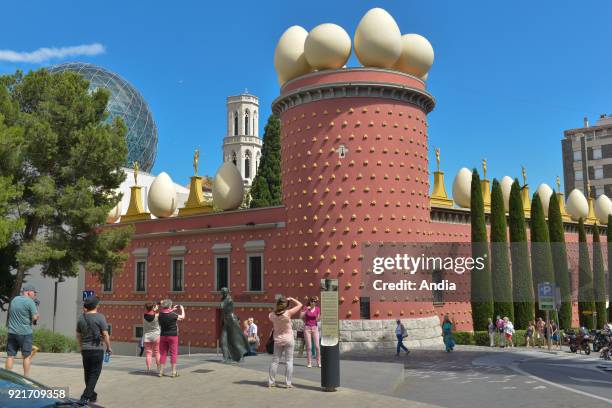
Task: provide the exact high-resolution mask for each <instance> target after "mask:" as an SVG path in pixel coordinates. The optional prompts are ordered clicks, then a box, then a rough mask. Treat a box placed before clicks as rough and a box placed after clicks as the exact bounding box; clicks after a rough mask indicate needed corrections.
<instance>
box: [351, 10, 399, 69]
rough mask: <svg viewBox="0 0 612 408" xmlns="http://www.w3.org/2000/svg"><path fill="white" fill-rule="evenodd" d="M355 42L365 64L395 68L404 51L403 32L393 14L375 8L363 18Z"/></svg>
mask: <svg viewBox="0 0 612 408" xmlns="http://www.w3.org/2000/svg"><path fill="white" fill-rule="evenodd" d="M354 44H355V54H356V55H357V59H359V62H361V63H362V64H363V66H365V67H379V68H393V66H394V65H395V63H396V61H397V59H398V58H399V56H400V54H401V53H402V34H401V32H400V29H399V27H398V26H397V23H396V22H395V20H394V19H393V17H392V16H391V14H389V13H387V12H386V11H385V10H383V9H381V8H373V9H371V10H369V11H368V12H367V13H366V14H365V15H364V16H363V17H362V18H361V21H360V22H359V25H358V26H357V29H356V30H355V37H354Z"/></svg>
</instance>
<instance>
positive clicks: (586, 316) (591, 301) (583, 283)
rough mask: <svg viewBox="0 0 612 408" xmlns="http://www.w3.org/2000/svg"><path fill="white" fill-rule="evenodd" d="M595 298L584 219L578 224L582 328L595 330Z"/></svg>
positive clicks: (579, 302)
mask: <svg viewBox="0 0 612 408" xmlns="http://www.w3.org/2000/svg"><path fill="white" fill-rule="evenodd" d="M593 312H595V296H594V295H593V272H592V271H591V262H590V261H589V245H588V244H587V239H586V233H585V231H584V221H583V220H582V218H581V219H580V221H579V222H578V317H579V320H580V326H581V327H582V326H584V327H587V328H589V329H593V328H594V323H595V321H594V319H593Z"/></svg>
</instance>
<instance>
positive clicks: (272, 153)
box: [251, 115, 282, 208]
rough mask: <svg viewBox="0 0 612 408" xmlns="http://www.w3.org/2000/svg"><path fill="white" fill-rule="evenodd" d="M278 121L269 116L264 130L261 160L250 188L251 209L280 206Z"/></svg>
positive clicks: (274, 117)
mask: <svg viewBox="0 0 612 408" xmlns="http://www.w3.org/2000/svg"><path fill="white" fill-rule="evenodd" d="M280 176H281V167H280V120H279V119H278V117H277V116H275V115H270V117H269V118H268V123H267V124H266V127H265V129H264V137H263V146H262V148H261V160H260V161H259V167H258V169H257V175H256V176H255V180H253V186H252V188H251V208H255V207H268V206H271V205H280V204H281V203H282V195H281V180H280Z"/></svg>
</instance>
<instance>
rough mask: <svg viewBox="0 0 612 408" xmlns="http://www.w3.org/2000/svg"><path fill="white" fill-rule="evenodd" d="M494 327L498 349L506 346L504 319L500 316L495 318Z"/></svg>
mask: <svg viewBox="0 0 612 408" xmlns="http://www.w3.org/2000/svg"><path fill="white" fill-rule="evenodd" d="M495 326H496V327H497V338H498V341H497V345H498V346H499V347H504V346H505V345H506V337H505V335H504V319H502V318H501V316H497V319H496V320H495Z"/></svg>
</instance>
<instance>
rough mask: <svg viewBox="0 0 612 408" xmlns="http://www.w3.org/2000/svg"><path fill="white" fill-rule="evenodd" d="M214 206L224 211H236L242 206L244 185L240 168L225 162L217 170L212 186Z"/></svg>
mask: <svg viewBox="0 0 612 408" xmlns="http://www.w3.org/2000/svg"><path fill="white" fill-rule="evenodd" d="M212 195H213V204H214V205H215V206H216V207H218V208H220V209H221V210H223V211H227V210H235V209H236V208H238V207H240V204H242V199H243V198H244V184H243V182H242V176H241V175H240V172H239V171H238V168H237V167H236V166H235V165H234V164H233V163H232V162H225V163H223V164H222V165H221V167H219V170H217V174H215V178H214V180H213V185H212Z"/></svg>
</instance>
